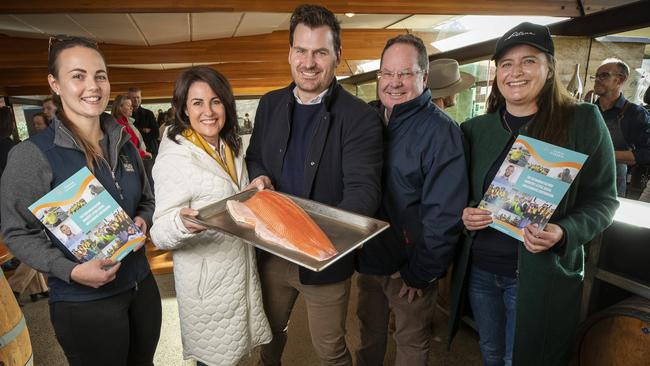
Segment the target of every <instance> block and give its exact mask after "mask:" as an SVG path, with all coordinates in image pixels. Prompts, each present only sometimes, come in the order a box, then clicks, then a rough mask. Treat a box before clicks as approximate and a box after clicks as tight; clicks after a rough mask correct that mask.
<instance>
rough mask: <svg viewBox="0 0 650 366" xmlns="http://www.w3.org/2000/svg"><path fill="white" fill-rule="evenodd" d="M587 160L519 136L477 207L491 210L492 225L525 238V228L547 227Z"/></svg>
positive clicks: (578, 155)
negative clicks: (528, 226)
mask: <svg viewBox="0 0 650 366" xmlns="http://www.w3.org/2000/svg"><path fill="white" fill-rule="evenodd" d="M586 160H587V155H584V154H581V153H578V152H575V151H571V150H568V149H565V148H562V147H559V146H555V145H552V144H549V143H546V142H543V141H540V140H537V139H534V138H532V137H528V136H519V137H518V138H517V140H516V141H515V142H514V144H513V145H512V148H511V149H510V151H509V152H508V154H507V155H506V158H505V160H504V161H503V163H502V164H501V166H500V167H499V171H498V172H497V175H496V176H495V177H494V180H493V181H492V183H491V184H490V186H489V187H488V189H487V191H486V192H485V195H484V196H483V199H482V200H481V203H480V204H479V206H478V207H479V208H482V209H486V210H490V211H491V212H492V219H493V222H492V223H491V224H490V226H491V227H492V228H494V229H496V230H499V231H501V232H503V233H505V234H507V235H510V236H511V237H513V238H515V239H518V240H520V241H524V237H523V229H524V227H526V226H527V225H529V224H537V225H538V227H539V228H540V230H541V229H543V228H544V226H545V225H546V224H547V223H548V221H549V219H550V218H551V215H553V212H555V209H556V208H557V206H558V204H559V203H560V201H561V200H562V197H564V195H565V194H566V192H567V190H568V189H569V186H570V185H571V182H573V180H574V179H575V177H576V175H577V174H578V172H579V171H580V169H581V168H582V165H583V164H584V162H585V161H586Z"/></svg>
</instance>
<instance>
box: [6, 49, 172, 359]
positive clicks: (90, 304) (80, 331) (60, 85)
mask: <svg viewBox="0 0 650 366" xmlns="http://www.w3.org/2000/svg"><path fill="white" fill-rule="evenodd" d="M50 42H51V46H50V50H49V60H48V70H49V75H48V82H49V84H50V87H51V88H52V90H53V91H54V92H55V94H56V98H55V100H56V102H57V104H58V114H57V116H58V118H55V119H54V121H53V122H52V123H53V125H52V126H50V128H47V129H45V130H44V131H43V132H41V133H39V134H37V135H36V136H34V137H32V138H30V139H28V140H26V141H24V142H22V143H20V144H19V145H17V146H16V147H15V148H14V149H13V150H12V151H11V153H10V154H9V161H8V163H7V167H6V169H5V172H4V174H3V176H2V186H1V197H2V204H1V209H2V230H3V233H4V235H5V240H6V243H7V245H8V246H9V248H10V249H11V251H12V253H13V254H14V255H15V256H16V257H18V258H19V259H20V260H21V261H22V262H24V263H26V264H28V265H29V266H30V267H33V268H34V269H36V270H38V271H41V272H43V273H45V274H47V275H48V276H49V286H50V318H51V321H52V325H53V327H54V331H55V333H56V337H57V340H58V341H59V344H60V345H61V347H62V348H63V351H64V352H65V355H66V357H67V359H68V362H69V363H70V365H72V366H76V365H107V366H108V365H111V366H113V365H153V356H154V353H155V350H156V345H157V343H158V338H159V335H160V322H161V304H160V294H159V293H158V287H157V285H156V282H155V280H154V278H153V275H152V274H151V271H150V269H149V264H148V262H147V258H146V257H145V254H144V250H138V251H135V252H134V253H130V254H129V255H127V256H126V257H124V259H123V260H122V261H121V262H120V263H115V262H113V261H112V260H110V259H103V260H97V259H93V260H89V261H87V262H84V263H80V262H79V261H78V260H77V259H76V258H75V257H74V256H72V255H71V254H70V252H69V251H67V250H66V249H65V245H64V244H63V243H61V241H59V240H58V239H57V238H56V236H55V235H53V234H52V233H51V232H49V230H48V229H46V228H45V227H44V226H43V225H42V224H41V223H40V222H39V221H38V219H37V218H36V217H34V216H33V215H32V213H31V211H29V209H28V206H29V205H31V204H32V203H34V202H35V201H36V200H38V199H39V198H41V197H42V196H44V195H45V194H47V193H48V192H49V191H51V190H52V189H53V188H54V187H56V186H58V185H60V184H61V183H63V182H64V181H66V180H67V179H68V178H69V177H70V176H72V175H73V174H75V173H76V172H77V171H79V170H80V169H81V168H84V167H87V168H89V169H90V170H91V171H92V172H93V173H94V175H95V177H96V178H97V179H98V180H99V181H100V182H101V183H102V185H103V186H104V188H105V189H106V191H108V192H109V193H110V195H111V196H112V197H113V199H115V201H117V202H118V204H119V205H120V206H121V207H122V208H123V209H124V211H125V212H126V213H127V214H128V215H129V216H130V217H131V218H132V219H133V221H134V222H135V224H136V225H138V226H139V227H140V229H141V231H142V232H143V233H146V232H147V227H149V225H150V224H151V216H152V214H153V209H154V200H153V196H152V194H151V190H150V188H149V183H148V181H147V178H146V175H145V171H144V168H143V166H142V161H141V159H140V157H139V156H138V152H137V150H136V148H135V146H133V145H132V144H131V143H129V136H128V134H127V133H126V132H125V131H124V129H123V128H122V126H120V125H119V124H117V123H116V122H115V120H114V119H113V117H111V116H109V115H107V114H103V112H104V110H105V109H106V105H107V104H108V98H109V95H110V83H109V81H108V74H107V71H106V69H107V68H106V63H105V61H104V58H103V56H102V55H101V53H100V52H99V50H98V49H97V46H96V44H95V43H93V42H92V41H89V40H86V39H83V38H76V37H66V38H62V39H61V38H57V39H53V40H51V41H50Z"/></svg>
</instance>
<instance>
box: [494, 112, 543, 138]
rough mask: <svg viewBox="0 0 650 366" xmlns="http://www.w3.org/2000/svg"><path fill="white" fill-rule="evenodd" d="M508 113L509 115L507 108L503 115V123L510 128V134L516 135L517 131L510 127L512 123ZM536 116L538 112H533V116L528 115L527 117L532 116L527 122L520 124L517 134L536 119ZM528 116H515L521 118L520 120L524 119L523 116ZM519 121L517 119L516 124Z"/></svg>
mask: <svg viewBox="0 0 650 366" xmlns="http://www.w3.org/2000/svg"><path fill="white" fill-rule="evenodd" d="M506 115H508V111H507V110H505V111H503V116H502V120H503V124H504V125H505V126H506V128H507V129H508V132H510V135H513V136H514V135H515V133H514V132H513V131H512V128H511V127H510V123H509V122H508V118H507V117H506ZM535 116H537V113H535V114H533V115H532V116H526V117H530V118H529V119H528V120H527V121H526V122H525V123H523V124H520V125H519V127H517V134H519V132H520V130H523V131H525V130H526V129H527V127H528V125H529V124H530V123H531V122H532V121H533V120H534V119H535ZM526 117H516V116H515V118H516V119H519V121H520V120H522V119H523V118H526ZM519 121H515V122H516V123H515V125H517V124H518V123H519Z"/></svg>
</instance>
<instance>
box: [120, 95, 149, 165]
mask: <svg viewBox="0 0 650 366" xmlns="http://www.w3.org/2000/svg"><path fill="white" fill-rule="evenodd" d="M111 115H112V116H113V117H114V118H115V120H116V121H117V123H119V124H120V125H122V126H124V129H125V130H126V132H127V133H128V134H129V136H131V142H133V145H135V147H136V148H137V149H138V153H139V154H140V157H141V158H143V159H145V158H148V159H150V158H151V153H149V152H147V147H146V146H145V144H144V142H143V140H142V135H141V134H140V131H138V129H137V128H136V127H135V125H133V119H132V118H131V116H132V115H133V104H132V103H131V99H129V98H128V97H127V96H126V95H124V94H119V95H118V96H117V97H115V101H114V102H113V108H112V109H111Z"/></svg>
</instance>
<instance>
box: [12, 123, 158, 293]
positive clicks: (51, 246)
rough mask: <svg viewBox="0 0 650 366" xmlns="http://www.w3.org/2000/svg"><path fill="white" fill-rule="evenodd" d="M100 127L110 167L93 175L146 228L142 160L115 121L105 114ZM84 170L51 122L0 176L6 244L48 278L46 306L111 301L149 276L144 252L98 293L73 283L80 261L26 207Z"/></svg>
mask: <svg viewBox="0 0 650 366" xmlns="http://www.w3.org/2000/svg"><path fill="white" fill-rule="evenodd" d="M101 124H102V130H103V131H104V135H105V136H106V137H108V142H109V151H108V155H109V156H108V159H107V160H108V162H109V164H110V166H111V169H110V170H109V169H108V168H107V167H106V166H105V165H104V164H101V165H100V166H95V168H94V169H95V171H94V175H95V176H96V177H97V179H98V180H99V181H100V182H101V183H102V185H103V186H104V188H106V190H107V191H108V192H109V193H110V194H111V196H112V197H113V198H114V199H115V200H116V201H117V203H118V204H119V205H120V206H121V207H122V208H123V209H124V211H125V212H126V213H127V214H128V215H129V217H131V218H133V217H135V216H140V217H142V218H143V219H144V220H145V221H146V223H147V225H148V227H150V226H151V218H152V215H153V210H154V200H153V195H152V193H151V189H150V188H149V183H148V181H147V178H146V175H145V173H144V168H143V166H142V160H141V159H140V157H139V155H138V152H137V150H136V148H135V146H133V144H132V143H131V142H129V136H128V134H127V133H126V132H125V131H124V130H123V128H122V127H121V126H119V125H118V124H117V123H116V122H115V120H114V119H113V117H111V116H109V115H103V116H102V117H101ZM84 166H86V159H85V156H84V154H83V152H82V150H81V148H80V147H79V146H78V145H77V143H76V142H75V141H74V140H73V139H72V135H71V133H70V131H69V130H68V129H67V128H65V126H63V124H62V123H61V122H60V121H59V120H56V119H55V120H54V122H53V123H52V124H51V125H50V126H49V127H48V128H47V129H45V130H44V131H43V132H41V133H39V134H38V135H36V136H34V137H31V138H30V139H28V140H26V141H24V142H22V143H20V144H18V145H17V146H16V147H15V148H14V149H13V150H12V151H11V152H10V153H9V162H8V164H7V168H6V169H5V174H4V175H3V177H2V187H1V192H0V193H1V195H0V197H1V199H2V201H1V202H0V204H1V205H0V206H1V209H2V220H3V222H2V230H3V233H4V236H5V240H6V242H7V245H8V246H9V249H11V252H12V253H13V254H14V255H15V256H16V257H17V258H18V259H20V260H21V261H23V262H24V263H25V264H27V265H28V266H30V267H33V268H34V269H36V270H38V271H40V272H43V273H45V274H47V275H49V276H50V277H49V281H48V285H49V287H50V302H56V301H89V300H96V299H101V298H105V297H109V296H112V295H115V294H118V293H120V292H123V291H125V290H128V289H131V288H133V287H135V286H136V283H137V282H139V281H141V280H143V279H144V278H145V277H146V276H147V275H149V274H150V273H151V272H150V270H149V264H148V262H147V258H146V257H145V253H144V252H145V251H144V250H139V251H137V252H134V253H130V254H129V255H127V256H126V257H125V258H124V259H123V260H122V266H121V267H120V269H119V270H118V271H117V277H116V279H115V280H113V281H111V282H109V283H108V284H106V285H104V286H102V287H100V288H98V289H95V288H91V287H87V286H84V285H80V284H78V283H75V282H72V281H71V279H70V273H71V272H72V269H73V268H74V267H75V266H76V265H77V264H78V261H77V260H76V258H75V257H73V256H72V254H70V253H69V252H67V251H66V250H64V249H63V248H64V246H63V244H62V243H61V242H60V241H59V240H58V239H57V238H56V237H55V236H54V235H49V236H48V235H47V233H46V230H45V229H44V226H43V225H42V224H41V223H40V222H39V221H38V220H37V219H36V217H34V216H33V215H32V213H31V211H29V209H28V206H29V205H31V204H32V203H34V202H35V201H36V200H38V199H39V198H41V197H42V196H43V195H45V194H46V193H48V192H49V191H50V190H52V188H54V187H56V186H58V185H59V184H61V183H62V182H64V181H65V180H66V179H68V178H69V177H70V176H72V175H73V174H74V173H76V172H77V171H78V170H79V169H81V168H82V167H84ZM113 175H114V176H115V180H114V178H113Z"/></svg>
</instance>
